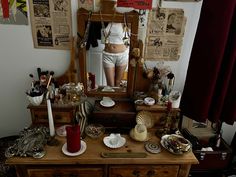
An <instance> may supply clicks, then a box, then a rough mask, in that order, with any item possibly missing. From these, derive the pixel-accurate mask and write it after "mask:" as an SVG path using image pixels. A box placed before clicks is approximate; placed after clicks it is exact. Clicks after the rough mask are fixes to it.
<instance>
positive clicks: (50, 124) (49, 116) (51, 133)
mask: <svg viewBox="0 0 236 177" xmlns="http://www.w3.org/2000/svg"><path fill="white" fill-rule="evenodd" d="M47 109H48V122H49V132H50V136H51V137H53V136H55V128H54V122H53V116H52V107H51V101H50V99H47Z"/></svg>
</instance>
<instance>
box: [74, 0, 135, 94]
mask: <svg viewBox="0 0 236 177" xmlns="http://www.w3.org/2000/svg"><path fill="white" fill-rule="evenodd" d="M102 2H104V1H102ZM105 5H106V4H105ZM77 20H78V22H77V25H78V26H77V29H78V43H77V47H78V60H79V66H80V76H81V82H82V83H83V84H84V87H85V88H84V90H85V93H86V94H87V95H88V96H101V97H102V96H110V97H121V98H128V97H130V96H132V94H133V90H134V79H135V65H132V62H130V61H131V58H132V57H131V55H130V54H131V52H130V51H132V49H133V48H135V47H137V46H138V39H137V38H138V23H139V15H138V12H136V11H131V12H127V13H119V12H117V11H116V10H115V8H113V7H112V6H110V7H109V6H108V7H107V6H106V7H104V4H102V8H101V11H99V12H90V11H87V10H85V9H83V8H81V9H79V10H78V13H77ZM108 23H112V24H115V23H121V24H125V25H126V26H127V27H128V29H129V34H130V35H129V39H130V40H129V45H128V50H129V60H128V64H127V67H126V72H125V74H124V75H123V77H122V79H124V84H123V85H122V84H121V85H119V86H117V85H116V86H109V85H107V84H106V83H107V82H106V81H107V80H106V78H105V80H106V81H105V82H103V83H101V82H96V85H95V86H93V88H92V89H91V85H89V84H91V80H90V74H92V75H93V73H92V71H93V70H99V71H100V72H101V71H102V72H103V73H104V68H103V64H102V58H101V57H98V58H97V57H93V58H89V55H88V52H91V50H94V48H93V46H92V45H90V46H89V49H88V48H87V47H86V44H87V42H88V40H87V39H88V38H89V36H88V35H89V34H90V33H89V32H88V29H89V28H88V26H90V27H94V26H92V25H91V24H95V26H99V25H100V26H101V25H102V26H104V24H105V25H106V24H108ZM97 30H99V31H97ZM94 31H95V32H101V28H98V29H96V28H95V29H94ZM100 41H102V40H98V44H99V43H100ZM101 55H102V50H101V51H100V56H101ZM98 60H100V65H99V64H97V62H98ZM88 65H89V66H90V67H88ZM91 67H92V68H91ZM93 67H94V68H93ZM95 77H102V76H97V75H95ZM103 77H105V76H104V75H103ZM96 79H98V78H96Z"/></svg>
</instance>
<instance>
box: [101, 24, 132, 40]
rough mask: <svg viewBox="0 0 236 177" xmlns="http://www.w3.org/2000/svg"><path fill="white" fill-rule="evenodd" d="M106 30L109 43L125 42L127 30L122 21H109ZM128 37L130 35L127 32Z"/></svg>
mask: <svg viewBox="0 0 236 177" xmlns="http://www.w3.org/2000/svg"><path fill="white" fill-rule="evenodd" d="M105 31H106V34H107V35H108V36H107V38H108V42H109V43H111V44H124V41H123V38H124V37H125V31H124V28H123V24H122V23H109V24H108V25H107V27H106V29H105ZM109 33H110V34H109ZM126 37H129V36H128V34H126Z"/></svg>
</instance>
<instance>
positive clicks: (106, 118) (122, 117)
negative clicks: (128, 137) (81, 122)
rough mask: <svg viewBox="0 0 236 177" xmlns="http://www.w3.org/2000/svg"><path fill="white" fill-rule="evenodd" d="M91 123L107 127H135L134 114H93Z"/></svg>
mask: <svg viewBox="0 0 236 177" xmlns="http://www.w3.org/2000/svg"><path fill="white" fill-rule="evenodd" d="M90 121H91V123H99V124H102V125H104V126H107V127H133V126H134V125H135V123H136V122H135V114H110V115H109V114H106V113H96V114H93V115H92V117H91V119H90Z"/></svg>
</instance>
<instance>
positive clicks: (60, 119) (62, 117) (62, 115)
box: [32, 111, 72, 124]
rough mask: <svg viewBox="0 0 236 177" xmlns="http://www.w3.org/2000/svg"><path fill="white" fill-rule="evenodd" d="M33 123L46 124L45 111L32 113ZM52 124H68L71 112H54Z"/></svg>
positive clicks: (46, 116) (46, 115)
mask: <svg viewBox="0 0 236 177" xmlns="http://www.w3.org/2000/svg"><path fill="white" fill-rule="evenodd" d="M32 119H33V123H36V124H40V123H48V114H47V112H45V111H32ZM53 119H54V123H55V124H56V123H61V124H62V123H63V124H64V123H70V122H71V119H72V113H71V112H54V113H53Z"/></svg>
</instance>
